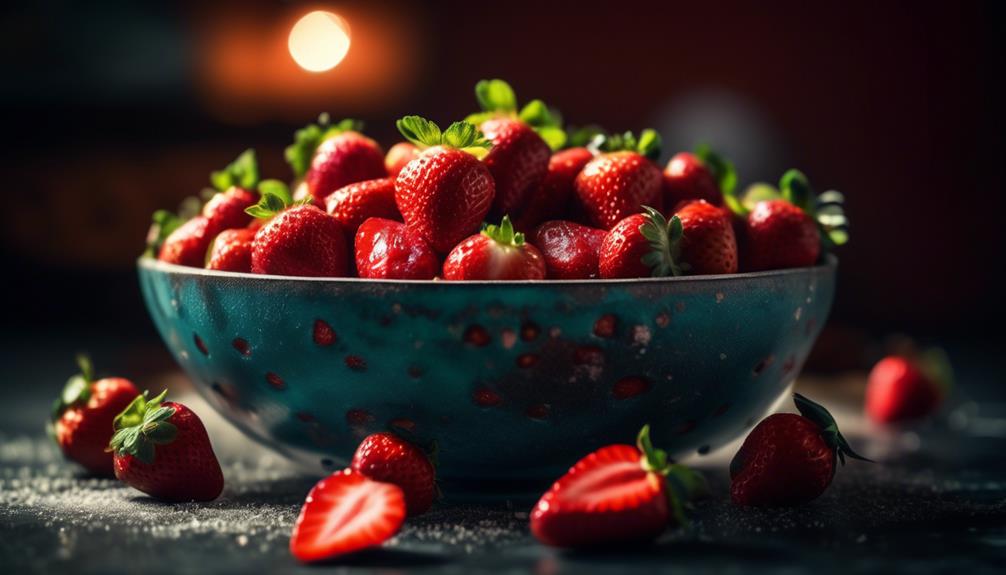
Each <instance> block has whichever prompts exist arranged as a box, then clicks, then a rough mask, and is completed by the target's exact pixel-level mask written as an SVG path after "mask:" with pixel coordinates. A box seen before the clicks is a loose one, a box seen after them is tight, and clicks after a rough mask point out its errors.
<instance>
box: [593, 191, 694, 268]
mask: <svg viewBox="0 0 1006 575" xmlns="http://www.w3.org/2000/svg"><path fill="white" fill-rule="evenodd" d="M643 210H644V213H642V214H633V215H631V216H629V217H627V218H625V219H623V220H622V221H620V222H618V223H617V224H616V225H615V227H613V228H611V231H609V232H608V235H607V236H605V237H604V241H602V242H601V249H600V252H599V254H598V271H599V272H600V274H601V277H602V278H605V279H612V278H641V277H650V276H653V277H662V276H668V275H675V276H678V275H681V274H682V273H683V272H682V270H681V267H680V266H679V265H678V262H677V260H676V259H675V253H674V252H675V251H676V250H677V248H678V246H679V240H680V239H681V235H682V227H681V220H679V219H678V217H677V216H672V217H671V219H670V221H668V220H666V219H664V216H663V215H662V214H661V213H660V212H658V211H657V210H655V209H653V208H651V207H649V206H643Z"/></svg>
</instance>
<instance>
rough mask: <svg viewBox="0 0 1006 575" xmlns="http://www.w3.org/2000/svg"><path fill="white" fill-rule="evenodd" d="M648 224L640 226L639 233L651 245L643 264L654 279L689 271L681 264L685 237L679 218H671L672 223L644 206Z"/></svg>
mask: <svg viewBox="0 0 1006 575" xmlns="http://www.w3.org/2000/svg"><path fill="white" fill-rule="evenodd" d="M643 215H645V216H646V223H644V224H642V225H641V226H639V233H641V234H643V237H644V238H646V240H647V241H648V242H649V243H650V248H651V249H650V252H649V253H647V254H646V255H644V256H643V259H642V262H643V264H644V265H645V266H647V267H648V268H650V274H651V275H652V276H653V277H666V276H680V275H683V274H684V273H685V271H686V270H687V267H688V266H687V265H686V264H684V263H680V262H679V261H678V259H679V258H680V251H681V249H680V242H681V238H682V237H683V236H684V228H683V227H682V226H681V220H680V219H679V218H678V216H671V219H670V221H668V220H667V219H666V218H664V215H663V214H661V213H660V212H659V211H657V210H655V209H653V208H651V207H650V206H643Z"/></svg>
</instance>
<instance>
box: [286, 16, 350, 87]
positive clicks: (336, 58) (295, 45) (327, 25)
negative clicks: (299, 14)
mask: <svg viewBox="0 0 1006 575" xmlns="http://www.w3.org/2000/svg"><path fill="white" fill-rule="evenodd" d="M287 45H288V46H289V47H290V55H291V56H293V60H294V61H295V62H297V65H299V66H300V67H301V68H303V69H305V70H307V71H308V72H324V71H326V70H331V69H332V68H335V67H336V66H338V65H339V62H342V59H343V58H345V57H346V53H347V52H349V25H348V24H347V23H346V21H345V20H343V19H342V18H340V17H339V16H338V15H336V14H333V13H331V12H326V11H324V10H316V11H314V12H311V13H309V14H307V15H306V16H304V17H303V18H301V19H300V20H298V21H297V23H296V24H294V25H293V28H292V29H291V30H290V39H289V40H288V41H287Z"/></svg>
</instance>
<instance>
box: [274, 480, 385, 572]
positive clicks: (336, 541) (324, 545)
mask: <svg viewBox="0 0 1006 575" xmlns="http://www.w3.org/2000/svg"><path fill="white" fill-rule="evenodd" d="M403 521H405V495H404V494H403V493H402V490H401V489H400V488H399V487H398V486H397V485H392V484H390V483H381V482H378V481H373V480H371V479H367V478H366V477H364V476H363V475H362V474H360V473H357V472H356V471H353V470H352V469H344V470H342V471H338V472H336V473H333V474H332V475H329V476H328V477H326V478H325V479H322V480H321V481H319V482H318V483H317V484H316V485H315V486H314V487H313V488H312V489H311V491H310V493H308V494H307V499H305V500H304V506H303V507H301V509H300V515H299V516H298V517H297V522H296V523H294V526H293V533H292V534H291V535H290V553H292V554H293V556H294V557H296V558H297V559H298V560H300V561H303V562H305V563H310V562H316V561H323V560H326V559H333V558H335V557H338V556H340V555H345V554H347V553H353V552H355V551H360V550H363V549H366V548H368V547H375V546H378V545H380V544H381V543H383V542H384V541H387V540H388V539H389V538H391V536H393V535H394V534H395V533H397V532H398V530H399V528H401V526H402V522H403Z"/></svg>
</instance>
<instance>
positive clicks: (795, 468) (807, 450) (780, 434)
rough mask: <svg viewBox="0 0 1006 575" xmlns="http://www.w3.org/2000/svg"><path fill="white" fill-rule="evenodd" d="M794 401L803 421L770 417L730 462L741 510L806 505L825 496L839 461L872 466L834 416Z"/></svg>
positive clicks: (799, 399)
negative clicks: (843, 431) (845, 435)
mask: <svg viewBox="0 0 1006 575" xmlns="http://www.w3.org/2000/svg"><path fill="white" fill-rule="evenodd" d="M793 399H794V401H795V403H796V407H797V409H798V410H800V413H801V414H802V415H796V414H793V413H777V414H775V415H770V416H769V417H766V418H765V419H763V420H762V421H761V423H759V424H758V425H757V426H756V427H755V428H754V429H753V430H751V433H750V434H748V436H747V438H746V439H745V440H744V444H743V445H741V448H740V451H738V452H737V455H735V456H734V458H733V461H731V462H730V478H731V485H730V496H731V498H732V499H733V501H734V503H736V504H737V505H753V506H765V507H779V506H789V505H800V504H802V503H806V502H808V501H811V500H813V499H815V498H817V497H818V496H819V495H821V494H822V493H824V490H825V489H826V488H827V487H828V485H830V484H831V480H832V478H833V477H834V475H835V467H836V462H837V461H841V462H842V464H843V465H844V464H845V458H846V456H848V457H851V458H853V459H861V460H864V461H869V460H867V459H865V458H864V457H861V456H860V455H858V454H856V452H854V451H853V450H852V448H851V447H850V446H849V443H848V442H847V441H846V440H845V438H844V437H842V434H841V433H840V432H839V431H838V426H837V425H836V424H835V419H834V418H832V416H831V414H830V413H828V410H826V409H825V408H824V407H822V406H820V405H818V404H816V403H814V402H813V401H811V400H809V399H807V398H806V397H804V396H802V395H800V394H799V393H794V394H793Z"/></svg>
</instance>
